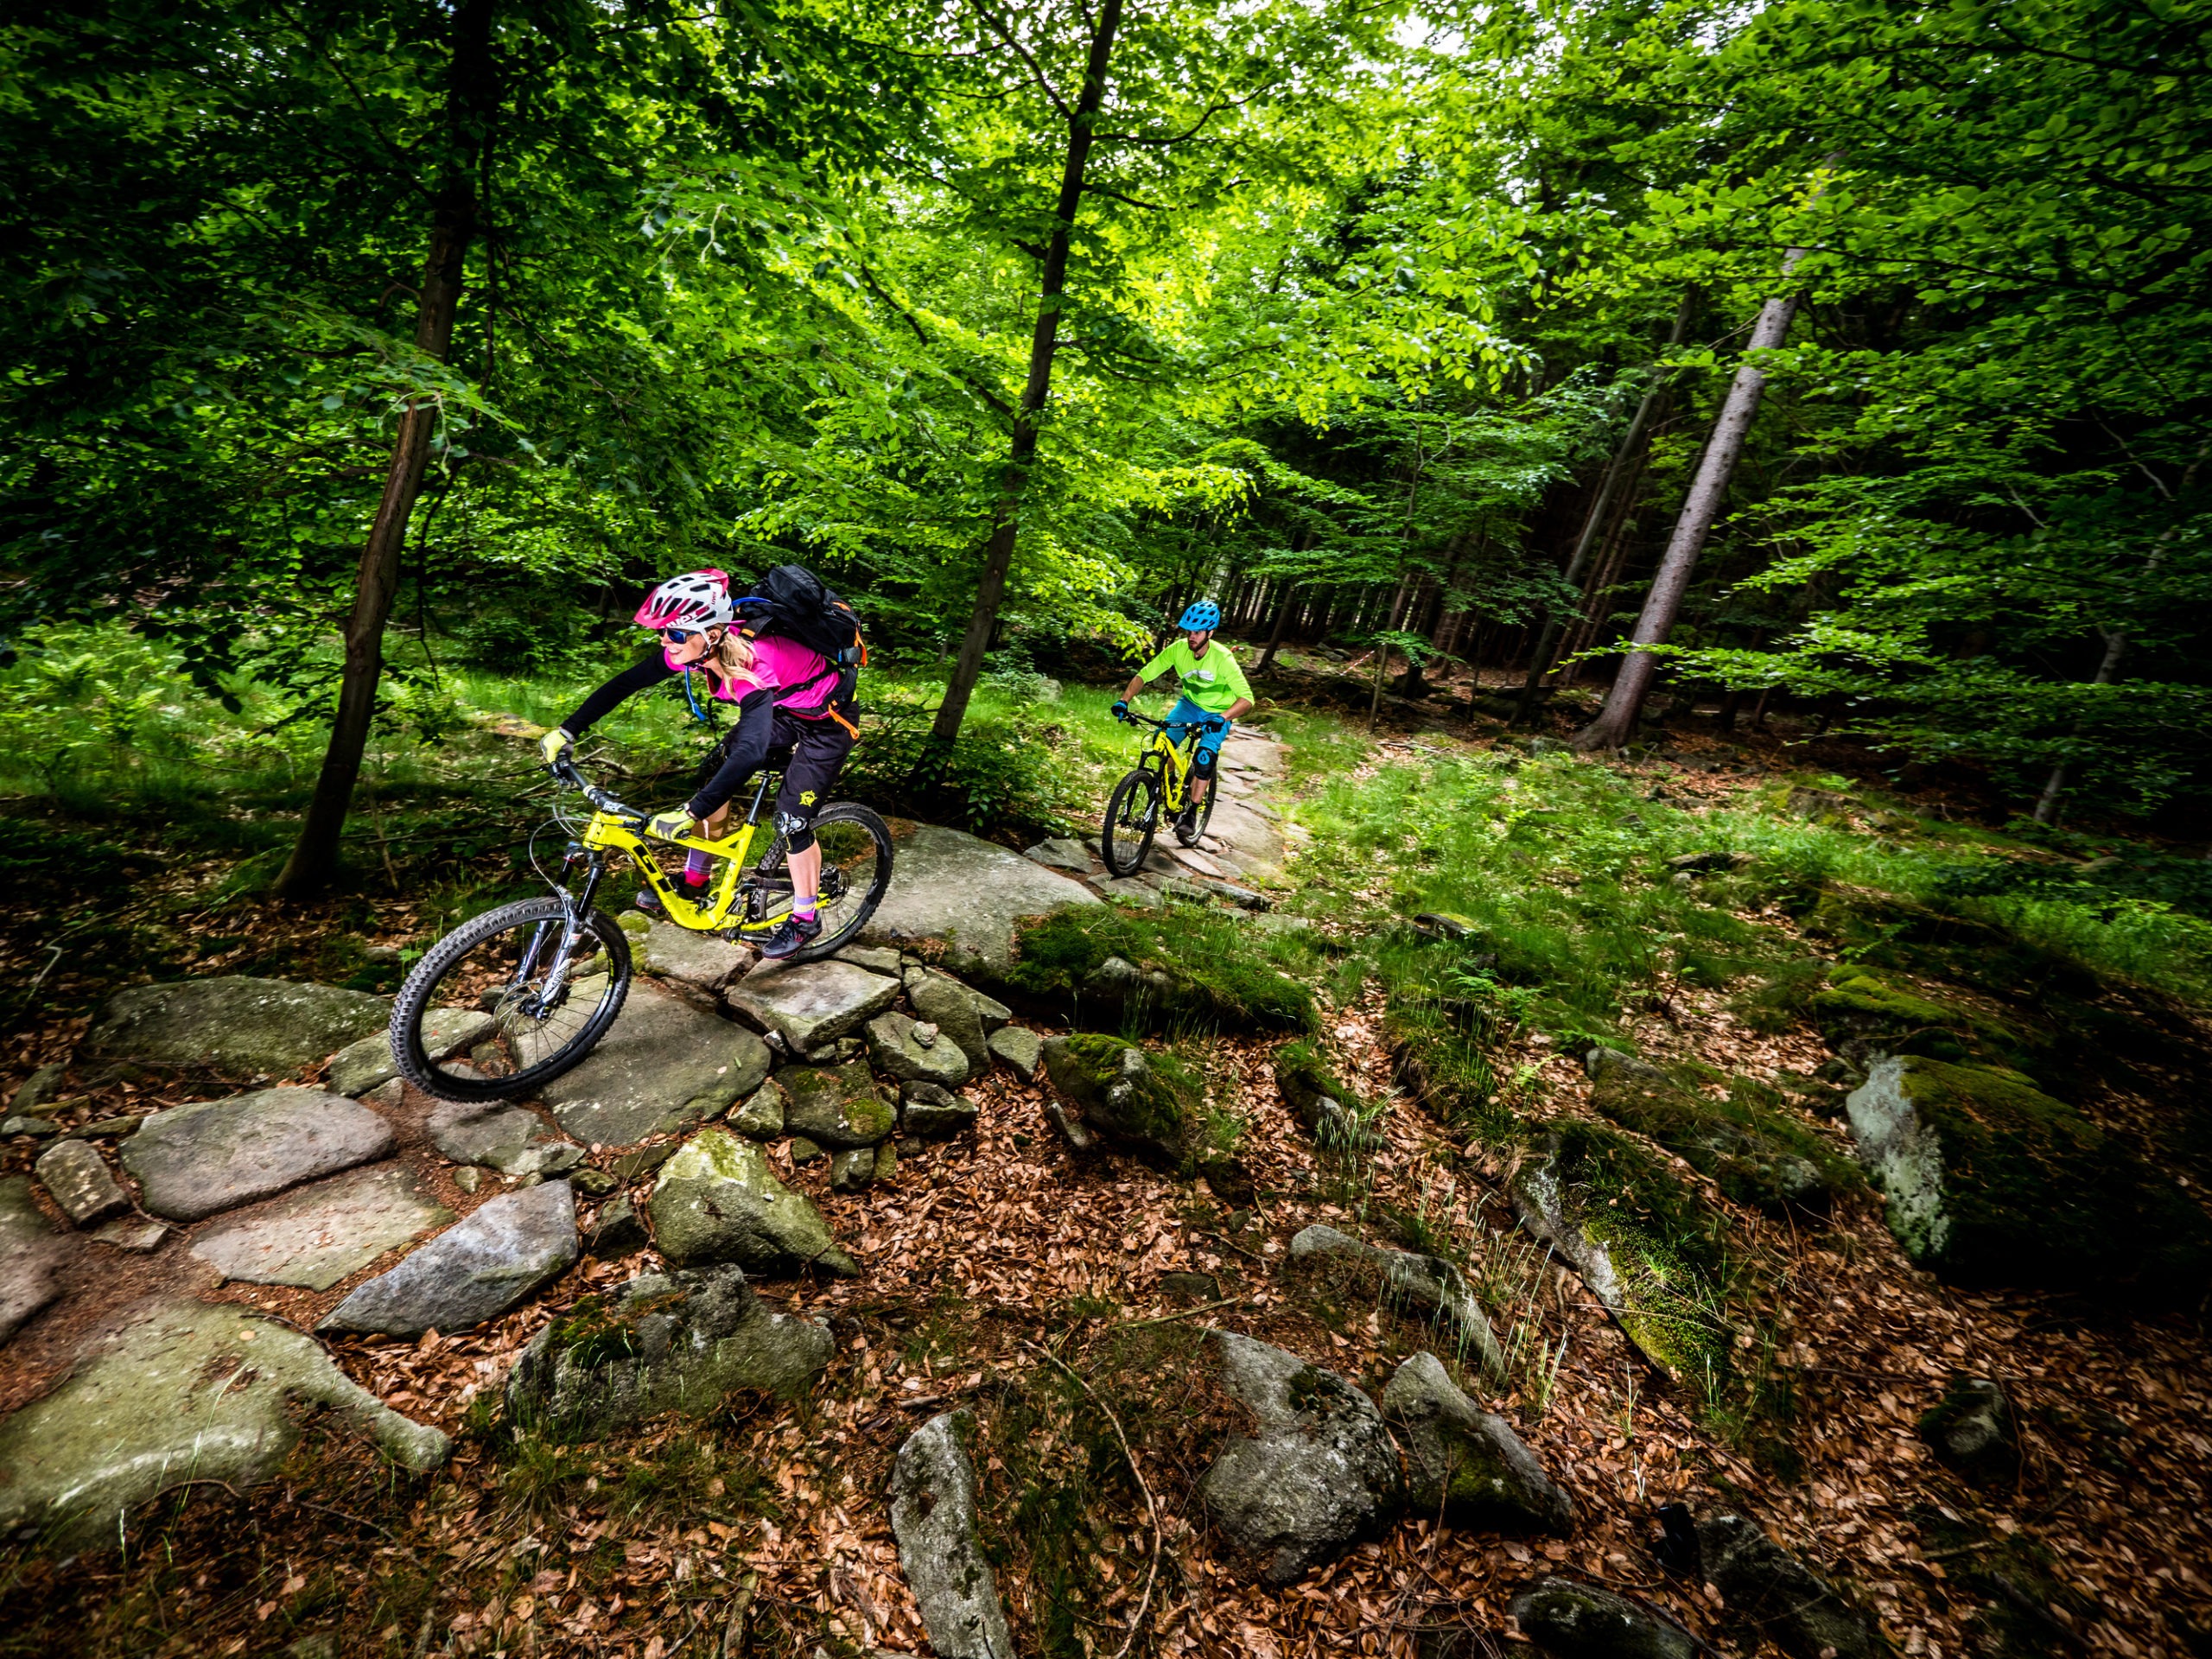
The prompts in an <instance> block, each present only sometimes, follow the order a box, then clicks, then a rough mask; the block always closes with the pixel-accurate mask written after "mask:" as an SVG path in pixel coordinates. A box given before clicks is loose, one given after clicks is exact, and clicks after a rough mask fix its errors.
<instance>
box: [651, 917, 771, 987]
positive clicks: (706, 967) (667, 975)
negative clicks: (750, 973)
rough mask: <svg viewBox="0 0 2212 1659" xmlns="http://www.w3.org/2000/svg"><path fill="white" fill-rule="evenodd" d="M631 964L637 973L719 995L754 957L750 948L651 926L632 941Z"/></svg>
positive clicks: (685, 929) (678, 929)
mask: <svg viewBox="0 0 2212 1659" xmlns="http://www.w3.org/2000/svg"><path fill="white" fill-rule="evenodd" d="M632 949H633V950H634V953H635V956H634V960H635V961H636V963H637V964H638V970H639V972H640V973H646V974H652V975H654V976H657V977H658V978H661V979H673V980H678V981H681V982H683V983H684V984H687V985H696V987H698V988H699V989H701V990H702V991H708V992H714V991H719V990H720V989H721V988H722V987H723V986H725V985H727V984H728V983H729V982H730V981H732V980H733V979H735V978H736V977H737V976H739V975H740V974H741V973H743V972H744V971H745V970H746V969H747V968H750V967H751V966H752V965H753V962H754V961H755V960H756V958H757V957H758V953H757V952H756V951H755V950H753V947H752V946H750V945H745V944H731V943H730V942H729V941H728V939H725V938H720V937H718V936H717V935H715V934H712V933H700V932H696V931H693V930H692V929H690V928H688V927H678V926H677V925H675V924H674V923H673V922H652V923H650V924H648V925H647V927H646V929H645V938H643V939H637V938H634V937H633V938H632Z"/></svg>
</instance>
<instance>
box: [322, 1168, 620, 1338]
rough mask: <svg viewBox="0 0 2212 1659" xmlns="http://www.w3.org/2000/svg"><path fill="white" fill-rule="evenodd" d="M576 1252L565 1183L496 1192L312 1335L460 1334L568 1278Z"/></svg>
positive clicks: (365, 1287) (358, 1292) (573, 1219)
mask: <svg viewBox="0 0 2212 1659" xmlns="http://www.w3.org/2000/svg"><path fill="white" fill-rule="evenodd" d="M576 1252H577V1239H576V1201H575V1194H574V1193H573V1192H570V1191H569V1184H568V1183H567V1182H566V1181H546V1182H543V1183H542V1184H540V1185H537V1186H526V1187H524V1188H523V1189H522V1190H521V1191H519V1192H506V1193H502V1194H501V1195H500V1196H499V1197H498V1198H493V1199H491V1200H489V1201H488V1202H487V1203H486V1204H485V1205H483V1206H482V1207H481V1208H480V1209H478V1210H477V1211H475V1213H474V1214H473V1215H471V1216H470V1217H468V1218H467V1220H466V1221H464V1222H462V1223H461V1224H460V1225H459V1226H457V1227H453V1228H449V1229H448V1230H446V1231H444V1232H442V1233H440V1234H439V1235H438V1236H436V1237H435V1238H434V1239H432V1240H431V1241H430V1242H429V1243H427V1244H425V1245H423V1247H422V1249H418V1250H416V1252H415V1253H414V1254H413V1255H410V1256H408V1257H407V1258H406V1259H405V1260H404V1261H403V1262H400V1264H399V1265H398V1266H397V1267H396V1268H392V1269H391V1271H390V1272H388V1273H385V1274H379V1275H378V1277H376V1278H374V1279H372V1280H370V1281H368V1282H367V1283H366V1284H365V1285H362V1286H361V1287H359V1288H358V1289H356V1290H355V1291H354V1292H353V1294H352V1295H350V1296H348V1297H347V1298H346V1300H344V1301H342V1302H340V1303H339V1305H338V1306H336V1307H334V1308H333V1309H332V1310H331V1311H330V1313H328V1314H327V1315H326V1316H325V1318H324V1319H323V1320H322V1323H321V1324H320V1325H317V1326H316V1327H315V1329H316V1330H318V1331H372V1332H382V1333H383V1334H385V1335H387V1336H394V1337H419V1336H421V1335H422V1334H423V1332H425V1331H429V1330H437V1331H441V1332H452V1331H466V1330H467V1329H469V1328H470V1327H471V1326H473V1325H481V1324H483V1322H484V1321H485V1320H486V1319H496V1318H498V1317H499V1315H500V1314H502V1313H505V1312H506V1311H507V1310H508V1309H509V1308H511V1307H512V1306H515V1304H516V1303H518V1302H519V1301H521V1300H523V1298H524V1297H525V1296H527V1295H529V1294H531V1292H532V1291H534V1290H536V1289H537V1287H539V1286H540V1285H542V1284H543V1283H545V1282H546V1281H548V1280H549V1279H554V1278H557V1277H558V1276H559V1275H560V1274H563V1273H565V1272H567V1271H568V1270H569V1268H571V1267H572V1266H574V1265H575V1260H576Z"/></svg>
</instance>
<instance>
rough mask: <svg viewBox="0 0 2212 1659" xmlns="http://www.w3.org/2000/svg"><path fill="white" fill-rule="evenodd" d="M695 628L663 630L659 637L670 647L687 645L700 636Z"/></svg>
mask: <svg viewBox="0 0 2212 1659" xmlns="http://www.w3.org/2000/svg"><path fill="white" fill-rule="evenodd" d="M700 632H701V630H699V629H697V628H663V629H662V630H661V631H660V637H661V638H662V639H665V640H667V641H668V643H669V644H670V645H690V643H691V642H692V641H693V640H694V639H697V638H698V637H699V635H700Z"/></svg>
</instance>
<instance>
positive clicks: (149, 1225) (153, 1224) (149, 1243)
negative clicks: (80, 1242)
mask: <svg viewBox="0 0 2212 1659" xmlns="http://www.w3.org/2000/svg"><path fill="white" fill-rule="evenodd" d="M168 1236H169V1230H168V1228H167V1227H165V1226H163V1225H162V1224H161V1223H160V1222H158V1221H141V1220H138V1219H137V1218H136V1217H130V1216H118V1217H116V1218H115V1219H114V1220H113V1221H111V1222H109V1223H108V1224H106V1225H105V1226H104V1227H96V1228H94V1229H93V1230H92V1242H93V1243H96V1244H106V1245H109V1246H111V1247H112V1248H114V1249H118V1250H128V1251H130V1253H131V1254H132V1255H145V1254H146V1252H147V1251H149V1250H150V1249H155V1248H156V1247H157V1246H158V1245H159V1244H160V1243H161V1242H162V1240H163V1239H165V1238H167V1237H168Z"/></svg>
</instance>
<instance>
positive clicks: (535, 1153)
mask: <svg viewBox="0 0 2212 1659" xmlns="http://www.w3.org/2000/svg"><path fill="white" fill-rule="evenodd" d="M429 1131H430V1144H431V1145H433V1146H435V1147H437V1149H438V1151H439V1152H440V1153H441V1154H442V1155H443V1156H445V1157H447V1158H448V1159H451V1160H453V1161H454V1163H456V1164H481V1165H482V1166H485V1167H486V1169H496V1170H498V1171H499V1173H501V1174H502V1175H557V1174H559V1173H561V1172H562V1171H563V1170H569V1169H574V1168H575V1166H577V1165H578V1164H580V1163H582V1161H583V1156H584V1149H583V1148H582V1147H580V1146H578V1145H577V1144H576V1143H575V1141H564V1140H563V1139H562V1138H561V1137H560V1136H559V1135H556V1134H555V1133H554V1132H553V1131H552V1130H551V1129H550V1128H547V1127H546V1123H545V1120H544V1119H543V1118H542V1117H540V1116H538V1115H537V1113H536V1112H533V1111H529V1110H526V1109H524V1108H523V1107H520V1106H511V1105H509V1104H507V1103H505V1101H498V1100H489V1101H441V1102H440V1103H438V1105H437V1106H436V1107H435V1109H433V1110H432V1111H431V1113H430V1121H429Z"/></svg>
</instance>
